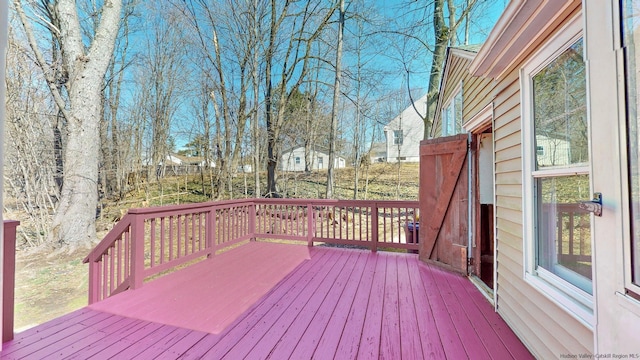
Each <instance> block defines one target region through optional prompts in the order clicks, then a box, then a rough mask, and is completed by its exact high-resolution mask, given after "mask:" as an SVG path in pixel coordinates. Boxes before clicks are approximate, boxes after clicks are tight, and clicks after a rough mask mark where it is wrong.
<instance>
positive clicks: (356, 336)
mask: <svg viewBox="0 0 640 360" xmlns="http://www.w3.org/2000/svg"><path fill="white" fill-rule="evenodd" d="M90 357H91V358H97V359H102V358H104V359H106V358H111V357H114V358H117V359H129V358H138V359H176V358H184V359H197V358H206V359H221V358H225V359H243V358H246V359H265V358H272V359H289V358H290V359H310V358H314V359H334V358H339V359H353V358H359V359H375V358H387V359H422V358H437V359H443V358H450V359H463V358H474V359H490V358H493V359H526V358H532V357H531V355H530V354H529V352H528V351H527V350H526V348H525V347H524V346H523V345H522V343H521V342H520V341H519V340H518V339H517V338H516V336H515V335H514V334H513V332H512V331H511V330H510V329H509V327H508V326H507V325H506V324H505V323H504V321H503V320H502V319H501V318H500V317H499V316H498V315H497V314H496V313H495V312H494V311H493V308H492V307H491V305H490V304H489V303H488V302H487V301H486V300H485V299H484V297H483V296H482V295H481V294H480V293H479V292H478V291H477V290H476V288H475V287H474V286H473V285H472V284H471V283H470V282H469V281H468V280H467V279H465V278H463V277H460V276H457V275H453V274H450V273H448V272H445V271H443V270H440V269H438V268H435V267H433V266H429V265H425V264H423V263H420V262H419V261H418V259H417V255H412V254H400V253H385V252H378V253H372V252H370V251H364V250H350V249H337V248H327V247H313V248H308V247H306V246H298V245H283V244H273V243H264V242H251V243H249V244H248V245H244V246H241V247H239V248H236V249H234V250H231V251H228V252H226V253H223V254H221V255H217V256H216V257H215V258H214V259H212V260H209V261H205V262H203V263H200V264H197V265H194V266H192V267H190V268H187V269H183V270H180V271H179V272H176V273H174V274H170V275H167V276H165V277H163V278H160V279H157V280H154V281H152V282H150V283H148V284H145V286H144V287H142V288H140V289H138V290H130V291H127V292H124V293H122V294H118V295H115V296H114V297H112V298H110V299H107V300H105V301H102V302H99V303H96V304H94V305H93V306H90V307H86V308H83V309H81V310H78V311H76V312H74V313H71V314H68V315H66V316H64V317H61V318H58V319H55V320H53V321H51V322H48V323H45V324H43V325H40V326H38V327H35V328H33V329H30V330H27V331H25V332H23V333H19V334H16V336H15V339H14V340H13V341H11V342H8V343H5V344H4V350H3V351H2V358H3V359H5V358H6V359H18V358H30V359H41V358H56V359H58V358H77V359H86V358H90Z"/></svg>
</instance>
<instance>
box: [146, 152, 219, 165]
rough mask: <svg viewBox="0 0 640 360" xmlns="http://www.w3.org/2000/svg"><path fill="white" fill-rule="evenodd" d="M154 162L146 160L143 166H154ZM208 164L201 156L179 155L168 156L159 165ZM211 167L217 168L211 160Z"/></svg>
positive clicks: (149, 159)
mask: <svg viewBox="0 0 640 360" xmlns="http://www.w3.org/2000/svg"><path fill="white" fill-rule="evenodd" d="M152 162H153V161H152V160H151V158H145V159H144V160H143V161H142V164H143V165H145V166H149V165H151V164H152ZM206 164H207V162H206V160H205V158H203V157H201V156H184V155H178V154H168V155H167V156H165V158H164V160H161V161H160V163H159V164H157V165H165V166H180V165H182V166H186V165H193V166H205V165H206ZM209 166H210V167H215V166H216V164H215V162H213V161H212V160H209Z"/></svg>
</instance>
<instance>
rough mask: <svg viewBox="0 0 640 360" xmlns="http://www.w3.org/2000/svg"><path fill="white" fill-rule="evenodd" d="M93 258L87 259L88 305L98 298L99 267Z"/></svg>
mask: <svg viewBox="0 0 640 360" xmlns="http://www.w3.org/2000/svg"><path fill="white" fill-rule="evenodd" d="M99 266H100V265H99V264H98V262H96V261H95V259H91V260H90V261H89V305H91V304H93V303H95V302H97V301H98V300H100V268H99Z"/></svg>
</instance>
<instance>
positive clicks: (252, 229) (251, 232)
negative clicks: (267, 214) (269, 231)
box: [249, 201, 258, 241]
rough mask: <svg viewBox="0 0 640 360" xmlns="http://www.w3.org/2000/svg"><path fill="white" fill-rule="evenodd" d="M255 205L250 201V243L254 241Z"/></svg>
mask: <svg viewBox="0 0 640 360" xmlns="http://www.w3.org/2000/svg"><path fill="white" fill-rule="evenodd" d="M257 216H258V215H257V213H256V203H255V201H252V202H251V203H249V235H251V239H250V241H256V217H257Z"/></svg>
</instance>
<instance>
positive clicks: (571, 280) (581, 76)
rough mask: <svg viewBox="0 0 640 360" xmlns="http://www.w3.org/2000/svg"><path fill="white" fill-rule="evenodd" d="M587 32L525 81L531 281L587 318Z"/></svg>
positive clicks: (570, 35) (563, 38)
mask: <svg viewBox="0 0 640 360" xmlns="http://www.w3.org/2000/svg"><path fill="white" fill-rule="evenodd" d="M580 24H581V23H580V22H579V21H578V20H577V19H574V21H572V22H571V24H570V25H569V26H568V28H567V29H564V30H561V31H560V32H559V35H557V36H556V37H555V38H554V39H552V40H551V41H550V42H549V43H548V44H547V45H545V46H544V47H543V48H542V49H541V50H540V51H539V53H538V54H536V55H535V56H534V57H533V58H532V59H531V61H530V62H529V63H527V65H525V67H524V68H523V70H522V73H521V82H522V108H523V119H522V124H523V128H522V131H523V156H524V158H523V162H524V191H525V193H524V196H523V209H524V211H525V257H526V264H525V271H526V277H527V278H528V279H530V280H532V281H533V282H535V283H536V284H538V285H540V286H539V287H541V288H543V289H544V290H545V291H546V292H547V293H549V294H550V295H551V296H552V297H554V298H556V299H557V300H558V301H560V302H566V303H567V304H569V305H567V306H568V307H570V308H574V309H577V310H576V312H578V311H581V312H583V314H584V313H587V314H588V313H589V312H590V311H591V309H592V306H593V305H592V297H591V294H592V293H593V287H592V266H591V264H592V256H591V248H592V247H591V216H592V215H591V214H590V213H589V212H587V211H585V210H582V209H580V207H579V203H580V201H582V200H588V199H590V198H591V180H590V173H589V171H590V165H589V127H588V118H587V107H586V101H587V92H586V91H587V86H586V85H587V81H586V71H585V63H584V59H583V39H582V36H581V26H580ZM580 309H582V310H580ZM584 310H586V312H585V311H584ZM591 314H592V313H591Z"/></svg>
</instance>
